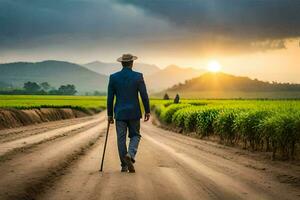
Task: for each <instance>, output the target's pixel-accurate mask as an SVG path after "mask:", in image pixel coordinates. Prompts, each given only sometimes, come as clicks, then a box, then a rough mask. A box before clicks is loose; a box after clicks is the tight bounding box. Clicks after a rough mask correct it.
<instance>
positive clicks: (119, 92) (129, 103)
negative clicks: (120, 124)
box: [107, 67, 150, 120]
mask: <svg viewBox="0 0 300 200" xmlns="http://www.w3.org/2000/svg"><path fill="white" fill-rule="evenodd" d="M139 92H140V95H141V97H142V101H143V104H144V107H145V111H146V112H150V108H149V107H150V106H149V99H148V95H147V91H146V86H145V83H144V79H143V74H141V73H139V72H135V71H132V69H131V68H127V67H124V68H123V69H122V70H121V71H119V72H117V73H114V74H112V75H111V76H110V79H109V86H108V101H107V110H108V115H109V116H113V101H114V96H116V104H115V107H114V111H115V118H116V119H117V120H134V119H140V118H141V117H142V115H141V109H140V103H139V96H138V93H139Z"/></svg>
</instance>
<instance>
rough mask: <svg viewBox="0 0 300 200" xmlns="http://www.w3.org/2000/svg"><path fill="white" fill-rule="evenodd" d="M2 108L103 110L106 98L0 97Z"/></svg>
mask: <svg viewBox="0 0 300 200" xmlns="http://www.w3.org/2000/svg"><path fill="white" fill-rule="evenodd" d="M0 107H1V108H16V109H32V108H53V107H55V108H56V107H57V108H61V107H63V108H75V109H103V108H105V107H106V97H99V96H46V95H0Z"/></svg>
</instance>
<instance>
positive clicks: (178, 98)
mask: <svg viewBox="0 0 300 200" xmlns="http://www.w3.org/2000/svg"><path fill="white" fill-rule="evenodd" d="M179 100H180V97H179V94H176V97H175V99H174V103H179Z"/></svg>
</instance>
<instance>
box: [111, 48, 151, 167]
mask: <svg viewBox="0 0 300 200" xmlns="http://www.w3.org/2000/svg"><path fill="white" fill-rule="evenodd" d="M136 59H137V57H136V56H133V55H131V54H124V55H123V56H122V57H120V58H118V59H117V61H118V62H121V63H122V66H123V69H122V70H121V71H119V72H116V73H114V74H112V75H110V77H109V84H108V94H107V115H108V121H109V123H111V124H113V123H114V118H115V120H116V130H117V140H118V150H119V157H120V161H121V167H122V168H121V172H128V171H129V172H132V173H134V172H135V169H134V165H133V163H135V155H136V153H137V150H138V146H139V142H140V138H141V135H140V119H141V118H142V113H141V108H140V102H139V94H140V96H141V99H142V102H143V105H144V108H145V118H144V121H148V120H149V118H150V105H149V98H148V94H147V90H146V85H145V82H144V78H143V74H142V73H139V72H135V71H133V70H132V67H133V61H134V60H136ZM115 97H116V102H115V105H114V98H115ZM114 114H115V115H114ZM113 116H114V117H113ZM127 130H128V132H129V138H130V141H129V147H128V150H127V145H126V136H127Z"/></svg>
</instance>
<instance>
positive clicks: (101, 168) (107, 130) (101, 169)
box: [100, 121, 110, 172]
mask: <svg viewBox="0 0 300 200" xmlns="http://www.w3.org/2000/svg"><path fill="white" fill-rule="evenodd" d="M109 125H110V122H109V121H108V123H107V129H106V136H105V142H104V148H103V155H102V161H101V167H100V172H102V171H103V163H104V156H105V150H106V144H107V138H108V132H109Z"/></svg>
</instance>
